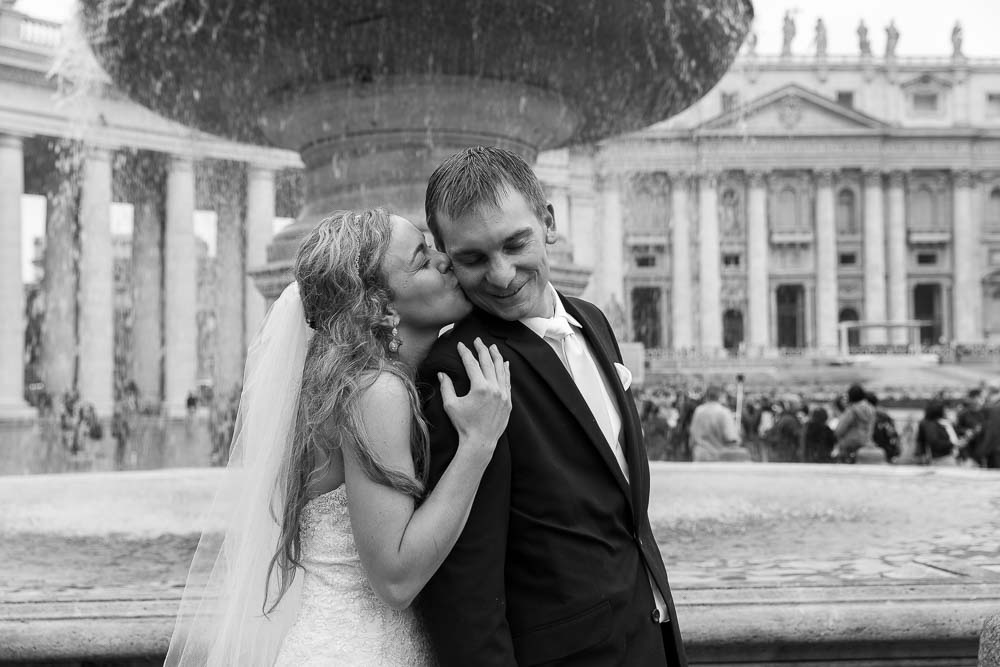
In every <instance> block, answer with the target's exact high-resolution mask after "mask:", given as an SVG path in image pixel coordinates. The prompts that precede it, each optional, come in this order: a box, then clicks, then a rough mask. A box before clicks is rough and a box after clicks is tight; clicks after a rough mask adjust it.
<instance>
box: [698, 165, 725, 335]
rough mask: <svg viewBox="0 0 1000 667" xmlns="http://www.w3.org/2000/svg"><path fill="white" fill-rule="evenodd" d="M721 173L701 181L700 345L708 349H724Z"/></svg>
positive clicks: (699, 257) (705, 175)
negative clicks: (720, 253)
mask: <svg viewBox="0 0 1000 667" xmlns="http://www.w3.org/2000/svg"><path fill="white" fill-rule="evenodd" d="M717 184H718V176H717V175H716V174H703V175H702V177H701V179H700V180H699V192H698V202H699V215H698V277H699V283H698V286H699V290H698V295H699V304H700V310H701V335H700V337H699V343H700V345H699V346H700V348H701V349H702V350H704V351H706V352H716V351H718V350H721V349H722V307H721V305H720V302H719V299H720V292H721V290H722V272H721V266H720V264H721V261H720V257H719V193H718V190H717Z"/></svg>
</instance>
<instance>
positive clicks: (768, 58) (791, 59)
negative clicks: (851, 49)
mask: <svg viewBox="0 0 1000 667" xmlns="http://www.w3.org/2000/svg"><path fill="white" fill-rule="evenodd" d="M736 63H737V65H742V66H747V65H754V66H762V67H768V68H775V69H781V68H782V67H788V66H794V67H817V66H820V65H823V66H827V67H829V66H836V65H847V66H851V67H858V66H861V65H865V64H867V65H871V66H874V67H884V66H886V65H887V64H889V63H892V64H893V65H894V66H895V67H897V68H900V67H955V66H959V65H960V66H962V67H969V68H977V67H987V68H988V67H1000V58H995V57H990V58H978V57H976V58H969V57H964V58H954V57H952V56H896V57H894V58H893V59H891V60H888V59H886V58H885V57H884V56H881V55H878V56H876V55H871V56H862V55H860V54H836V55H826V56H823V57H818V56H816V55H815V54H812V53H810V54H793V55H790V56H782V55H778V54H773V53H772V54H765V55H760V54H755V55H749V54H745V53H744V54H741V55H740V56H739V58H737V60H736Z"/></svg>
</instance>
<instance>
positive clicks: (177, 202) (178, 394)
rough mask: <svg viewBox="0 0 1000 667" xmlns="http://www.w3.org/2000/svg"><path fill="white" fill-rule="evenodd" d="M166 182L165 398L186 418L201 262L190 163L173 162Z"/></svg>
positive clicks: (194, 369)
mask: <svg viewBox="0 0 1000 667" xmlns="http://www.w3.org/2000/svg"><path fill="white" fill-rule="evenodd" d="M166 180H167V185H166V195H167V197H166V199H167V201H166V215H165V217H166V221H165V225H164V243H163V245H164V248H163V255H164V262H163V264H164V267H163V271H164V281H163V282H164V285H163V287H164V295H163V307H164V332H163V339H164V340H163V342H164V355H165V363H164V365H163V372H164V397H163V398H164V403H165V405H166V407H167V410H168V411H169V412H170V413H171V414H182V413H183V410H184V408H185V400H186V398H187V395H188V392H191V391H194V390H195V388H196V387H195V384H196V382H197V377H196V375H197V372H198V347H197V346H198V321H197V315H198V282H197V281H198V257H197V253H196V252H195V239H194V206H195V180H194V165H193V164H192V162H191V160H190V159H187V158H176V157H175V158H173V159H171V160H170V164H169V166H168V168H167V179H166ZM272 217H273V216H272ZM254 292H255V293H256V290H254ZM261 298H263V297H261Z"/></svg>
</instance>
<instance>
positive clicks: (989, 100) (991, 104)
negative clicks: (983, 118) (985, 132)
mask: <svg viewBox="0 0 1000 667" xmlns="http://www.w3.org/2000/svg"><path fill="white" fill-rule="evenodd" d="M986 115H987V116H989V117H990V118H997V117H1000V93H987V94H986Z"/></svg>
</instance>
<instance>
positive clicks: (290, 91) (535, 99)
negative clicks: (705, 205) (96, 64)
mask: <svg viewBox="0 0 1000 667" xmlns="http://www.w3.org/2000/svg"><path fill="white" fill-rule="evenodd" d="M81 4H82V12H81V19H82V22H83V27H84V30H85V33H86V36H87V39H88V41H89V42H90V44H91V46H92V48H93V50H94V52H95V53H96V55H97V58H98V60H99V61H100V63H101V65H102V66H103V67H104V69H105V70H106V71H107V72H108V74H109V75H110V77H111V79H112V80H113V81H114V82H115V84H116V85H117V86H118V87H119V88H120V89H121V90H122V91H124V92H125V93H126V94H127V95H129V96H130V97H132V98H133V99H135V100H137V101H138V102H140V103H142V104H144V105H146V106H149V107H150V108H152V109H154V110H156V111H157V112H159V113H161V114H163V115H165V116H167V117H169V118H171V119H174V120H177V121H180V122H182V123H184V124H186V125H189V126H193V127H196V128H199V129H202V130H206V131H208V132H212V133H215V134H220V135H223V136H226V137H231V138H238V139H240V140H244V141H252V142H258V143H271V144H275V145H277V146H281V147H286V148H290V149H293V150H296V151H299V152H300V153H301V155H302V160H303V162H304V163H305V165H306V178H305V183H306V196H305V206H304V208H303V210H302V211H301V213H300V215H299V217H298V219H297V221H296V222H295V224H293V225H291V226H290V227H288V228H286V230H285V231H283V232H281V233H280V234H279V235H278V236H277V237H276V238H275V239H274V240H273V242H272V244H271V246H270V248H269V249H268V266H267V267H266V268H263V269H261V270H258V271H256V272H255V276H256V278H257V282H258V287H259V288H260V289H261V291H262V292H263V293H264V294H265V295H266V296H268V297H269V298H273V297H274V296H276V295H277V293H278V292H279V291H280V289H281V288H282V287H283V286H284V285H285V284H287V282H288V281H289V280H290V272H289V267H290V263H291V259H292V257H293V256H294V253H295V250H296V248H297V246H298V243H299V240H300V239H301V237H302V236H303V235H304V234H305V233H306V231H307V230H308V229H310V228H311V227H312V226H313V225H314V224H315V223H316V222H317V221H318V220H319V219H320V218H321V217H322V216H324V215H325V214H327V213H328V212H329V211H332V210H335V209H337V208H351V207H361V206H370V205H374V204H386V205H388V206H389V207H390V208H391V209H392V210H394V211H396V212H398V213H400V214H402V215H404V216H406V217H408V218H410V219H411V220H413V221H414V222H416V223H418V224H422V223H423V220H424V214H423V196H424V187H425V184H426V180H427V177H428V176H429V175H430V173H431V171H432V170H433V168H434V167H435V166H436V165H437V164H438V163H439V162H440V161H442V160H443V159H444V158H445V157H446V156H448V155H450V154H451V153H453V152H455V151H456V150H458V149H461V148H463V147H466V146H470V145H476V144H494V145H501V146H505V147H507V148H509V149H511V150H513V151H516V152H518V153H519V154H521V155H522V156H524V157H525V158H526V159H527V160H529V161H532V162H533V161H534V160H535V158H536V156H537V154H538V152H539V151H541V150H546V149H551V148H556V147H559V146H564V145H567V144H571V143H574V142H588V141H595V140H599V139H602V138H604V137H607V136H610V135H614V134H618V133H622V132H627V131H632V130H637V129H640V128H643V127H646V126H648V125H650V124H652V123H655V122H657V121H660V120H663V119H665V118H667V117H669V116H671V115H672V114H675V113H677V112H679V111H681V110H682V109H684V108H685V107H687V106H688V105H690V104H691V103H692V102H694V101H695V100H697V99H698V98H699V97H701V96H702V95H703V94H704V93H706V92H707V91H708V90H709V89H710V88H711V87H712V86H713V85H714V84H715V82H716V81H718V79H719V78H720V77H721V76H722V74H723V73H724V72H725V71H726V69H727V68H728V66H729V64H730V63H731V61H732V59H733V57H734V56H735V54H736V50H737V48H738V47H739V45H740V43H741V42H742V40H743V37H744V36H745V34H746V32H747V30H748V27H749V23H750V20H751V19H752V16H753V10H752V7H751V4H750V0H655V1H653V0H544V1H543V0H536V1H530V0H498V1H496V2H480V1H473V0H343V1H339V2H335V3H330V2H326V1H325V0H256V1H254V2H241V3H234V2H223V1H222V0H201V2H193V1H187V0H165V1H163V2H158V3H147V2H138V1H134V0H81ZM557 269H558V267H557ZM557 273H558V270H557Z"/></svg>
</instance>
